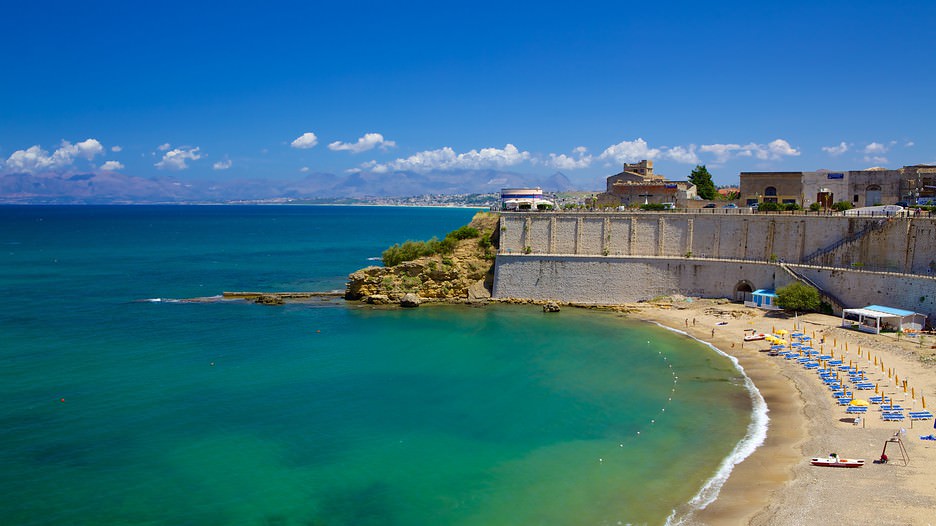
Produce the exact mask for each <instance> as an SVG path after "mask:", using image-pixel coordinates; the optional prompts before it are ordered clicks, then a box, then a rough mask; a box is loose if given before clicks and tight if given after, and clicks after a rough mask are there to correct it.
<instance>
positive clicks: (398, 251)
mask: <svg viewBox="0 0 936 526" xmlns="http://www.w3.org/2000/svg"><path fill="white" fill-rule="evenodd" d="M476 237H481V232H480V231H479V230H478V229H477V228H475V227H473V226H470V225H465V226H463V227H460V228H458V229H457V230H453V231H451V232H449V233H448V234H446V236H445V238H444V239H442V240H439V238H436V237H434V238H432V239H430V240H429V241H407V242H405V243H403V244H402V245H400V244H399V243H398V244H396V245H393V246H392V247H390V248H388V249H387V250H384V251H383V254H381V258H382V259H383V264H384V266H385V267H394V266H396V265H399V264H400V263H403V262H405V261H413V260H414V259H419V258H421V257H426V256H433V255H435V254H451V253H452V252H453V251H454V250H455V246H456V245H458V242H459V241H461V240H463V239H472V238H476ZM486 238H487V240H488V241H487V242H488V243H489V244H490V239H491V238H490V234H489V233H488V234H486ZM483 239H484V238H482V241H483Z"/></svg>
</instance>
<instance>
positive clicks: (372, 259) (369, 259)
mask: <svg viewBox="0 0 936 526" xmlns="http://www.w3.org/2000/svg"><path fill="white" fill-rule="evenodd" d="M367 261H383V258H381V257H371V258H367Z"/></svg>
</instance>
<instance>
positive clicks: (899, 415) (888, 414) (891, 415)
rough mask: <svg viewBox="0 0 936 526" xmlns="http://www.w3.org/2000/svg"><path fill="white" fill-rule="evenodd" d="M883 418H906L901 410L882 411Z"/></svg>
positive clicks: (899, 419) (889, 419) (896, 419)
mask: <svg viewBox="0 0 936 526" xmlns="http://www.w3.org/2000/svg"><path fill="white" fill-rule="evenodd" d="M881 419H882V420H884V421H887V422H901V421H903V419H904V414H903V413H899V412H888V411H885V412H883V413H881Z"/></svg>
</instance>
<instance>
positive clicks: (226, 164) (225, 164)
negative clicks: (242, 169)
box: [211, 159, 233, 170]
mask: <svg viewBox="0 0 936 526" xmlns="http://www.w3.org/2000/svg"><path fill="white" fill-rule="evenodd" d="M232 164H233V163H232V162H231V160H230V159H225V160H223V161H218V162H216V163H214V164H212V165H211V169H212V170H227V169H228V168H230V167H231V165H232Z"/></svg>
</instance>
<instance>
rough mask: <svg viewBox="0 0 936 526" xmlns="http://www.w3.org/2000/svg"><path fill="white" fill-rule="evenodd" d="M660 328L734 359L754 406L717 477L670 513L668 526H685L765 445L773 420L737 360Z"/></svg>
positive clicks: (705, 343) (675, 330)
mask: <svg viewBox="0 0 936 526" xmlns="http://www.w3.org/2000/svg"><path fill="white" fill-rule="evenodd" d="M657 325H659V326H660V327H663V328H664V329H667V330H670V331H673V332H677V333H679V334H684V335H686V336H688V337H690V338H692V339H693V340H696V341H698V342H700V343H702V344H703V345H706V346H708V347H709V348H710V349H712V350H713V351H715V352H717V353H718V354H721V355H722V356H725V357H727V358H728V359H729V360H731V363H732V364H734V367H735V368H736V369H737V370H738V371H739V372H740V373H741V375H742V376H743V377H744V387H745V388H747V391H748V394H749V395H750V397H751V402H752V405H753V408H752V410H751V423H750V424H748V427H747V432H746V433H745V434H744V438H742V439H741V441H740V442H738V443H737V445H735V447H734V449H733V450H732V451H731V454H729V455H728V456H727V457H726V458H725V459H724V460H723V461H722V463H721V465H719V466H718V470H717V471H716V472H715V475H713V476H712V478H710V479H709V480H708V481H706V483H705V484H704V485H703V486H702V489H700V490H699V492H698V493H696V495H695V496H694V497H692V499H690V500H689V502H688V503H687V505H686V509H685V510H673V511H672V513H670V516H669V517H667V519H666V524H667V526H679V525H682V524H689V523H690V522H691V520H690V519H691V518H692V514H693V513H694V512H696V511H699V510H703V509H705V507H706V506H708V505H709V504H711V503H713V502H715V499H716V498H718V493H719V492H720V491H721V489H722V486H724V485H725V481H727V480H728V476H729V475H731V471H732V470H733V469H734V467H735V466H737V465H738V464H740V463H741V462H742V461H743V460H744V459H746V458H748V457H749V456H751V453H753V452H754V451H755V450H756V449H757V448H759V447H760V446H761V445H762V444H763V443H764V439H766V438H767V424H768V422H769V421H770V418H769V417H768V416H767V412H768V408H767V402H766V401H764V397H763V396H762V395H761V393H760V391H758V390H757V387H756V386H755V385H754V382H753V381H751V379H750V378H749V377H748V375H747V374H745V372H744V367H742V366H741V364H740V363H738V359H737V358H735V357H734V356H731V355H729V354H728V353H726V352H724V351H722V350H721V349H719V348H718V347H715V346H714V345H712V344H711V343H709V342H706V341H702V340H700V339H698V338H695V337H693V336H692V335H690V334H688V333H686V332H685V331H681V330H678V329H674V328H672V327H666V326H664V325H661V324H659V323H657Z"/></svg>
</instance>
